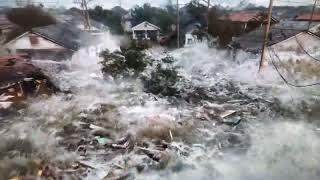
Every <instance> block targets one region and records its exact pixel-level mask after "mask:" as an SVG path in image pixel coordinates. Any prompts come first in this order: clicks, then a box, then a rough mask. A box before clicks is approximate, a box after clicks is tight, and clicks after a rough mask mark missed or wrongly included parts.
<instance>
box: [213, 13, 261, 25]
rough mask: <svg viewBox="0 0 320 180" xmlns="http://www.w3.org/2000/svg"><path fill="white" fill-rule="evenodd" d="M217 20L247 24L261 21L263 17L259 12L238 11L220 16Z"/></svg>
mask: <svg viewBox="0 0 320 180" xmlns="http://www.w3.org/2000/svg"><path fill="white" fill-rule="evenodd" d="M219 20H230V21H233V22H243V23H246V22H249V21H262V20H263V16H262V13H261V12H260V11H240V12H233V13H230V14H229V15H227V16H222V17H220V18H219Z"/></svg>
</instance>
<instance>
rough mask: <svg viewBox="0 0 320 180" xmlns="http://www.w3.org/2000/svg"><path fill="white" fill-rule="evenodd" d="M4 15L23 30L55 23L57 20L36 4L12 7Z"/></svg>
mask: <svg viewBox="0 0 320 180" xmlns="http://www.w3.org/2000/svg"><path fill="white" fill-rule="evenodd" d="M6 16H7V18H8V19H9V20H10V21H11V22H13V23H14V24H17V25H18V26H20V27H21V28H23V29H25V30H29V29H32V28H34V27H41V26H48V25H51V24H55V23H57V20H56V19H55V18H54V17H53V16H52V15H51V14H50V13H47V12H45V11H43V10H42V8H40V7H36V6H27V7H24V8H12V9H11V10H10V11H8V12H7V14H6Z"/></svg>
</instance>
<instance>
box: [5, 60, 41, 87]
mask: <svg viewBox="0 0 320 180" xmlns="http://www.w3.org/2000/svg"><path fill="white" fill-rule="evenodd" d="M43 76H44V75H43V74H42V72H41V71H40V69H39V68H36V67H35V66H34V65H32V64H31V63H27V62H25V61H22V60H18V59H10V60H6V61H1V64H0V89H1V88H3V87H5V86H8V85H11V84H15V83H18V82H21V81H23V80H24V79H25V78H30V77H43Z"/></svg>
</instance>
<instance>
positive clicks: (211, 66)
mask: <svg viewBox="0 0 320 180" xmlns="http://www.w3.org/2000/svg"><path fill="white" fill-rule="evenodd" d="M110 38H111V37H109V39H108V42H109V43H108V44H107V45H105V46H104V47H105V48H108V49H110V50H111V51H113V50H116V49H118V48H119V47H118V46H117V42H114V41H115V40H111V39H110ZM148 54H149V55H150V56H152V57H154V58H156V59H160V58H161V57H163V56H165V53H164V52H163V50H162V49H160V48H154V49H151V50H148ZM168 54H170V55H171V56H172V57H173V58H174V59H175V60H176V61H175V62H174V65H176V66H177V67H178V72H179V75H180V76H181V77H182V78H183V82H181V83H177V84H176V85H177V86H179V88H178V89H180V90H181V91H182V90H183V94H182V95H181V96H180V97H170V96H167V97H166V96H161V95H154V94H151V93H146V92H145V91H144V89H143V85H142V83H141V81H140V80H139V79H135V78H130V79H126V78H123V79H121V80H114V79H112V78H104V76H103V74H102V72H101V64H100V61H101V59H100V58H99V57H98V56H96V55H95V54H93V53H89V54H88V53H87V52H85V51H79V52H77V53H76V54H75V55H74V56H73V59H72V61H71V64H70V66H71V69H70V70H65V71H62V72H50V77H52V80H53V81H54V82H55V83H56V84H57V86H58V87H60V88H61V89H62V90H63V91H65V92H70V93H60V94H57V95H54V96H52V97H44V98H35V99H29V100H28V105H27V106H26V107H25V108H22V109H19V110H18V111H17V112H14V113H12V114H9V115H6V116H3V117H1V119H0V127H1V129H0V134H1V137H2V140H1V142H0V160H1V163H0V164H1V168H0V174H2V177H4V178H3V179H6V177H8V175H9V174H10V172H11V171H14V169H15V168H18V166H17V165H16V166H15V165H14V164H15V163H16V164H19V161H21V162H20V163H22V160H21V159H33V158H41V159H46V160H47V161H49V162H51V163H53V164H57V165H58V166H66V167H68V166H69V165H67V164H70V163H71V164H72V163H73V162H81V164H85V165H86V166H88V167H90V168H87V169H86V170H85V171H83V172H79V173H78V172H77V173H78V175H79V177H80V179H88V180H95V179H102V178H104V177H106V176H107V175H109V176H110V177H119V179H120V178H121V177H122V178H124V179H125V178H126V179H150V180H153V179H154V180H158V179H172V180H178V179H186V180H189V179H190V180H191V179H200V180H209V179H210V180H211V179H217V180H257V179H259V180H270V179H272V180H286V179H288V180H289V179H290V180H301V179H307V180H317V179H319V178H320V169H319V167H320V154H319V149H320V138H319V135H320V131H319V130H320V129H319V128H318V125H319V123H318V119H317V116H316V115H314V114H316V112H318V110H319V109H318V108H317V106H316V105H317V99H315V98H314V97H312V96H311V95H306V94H309V93H307V92H310V91H314V89H312V88H311V89H310V88H309V89H293V88H291V87H289V86H287V85H285V84H284V83H283V82H282V81H281V79H280V78H279V77H278V76H277V74H276V73H275V72H274V69H273V68H272V66H269V68H268V69H266V70H265V71H264V72H263V73H262V74H258V73H257V71H258V69H257V67H258V64H259V57H258V56H255V55H251V54H248V53H245V52H238V54H237V55H236V56H235V57H234V56H232V54H230V53H228V52H227V51H224V50H218V49H215V48H208V47H207V44H206V43H203V44H197V45H195V46H192V47H186V48H181V49H179V50H174V51H169V52H168ZM149 68H154V67H149ZM8 142H10V143H8ZM9 144H10V146H9ZM17 147H18V148H17ZM10 156H15V157H21V159H20V158H16V159H15V160H12V159H11V160H8V159H7V158H6V157H10ZM12 161H16V162H12ZM65 178H66V179H68V178H69V179H72V178H70V177H68V178H67V177H65ZM0 179H1V177H0ZM110 179H112V178H110ZM1 180H2V179H1Z"/></svg>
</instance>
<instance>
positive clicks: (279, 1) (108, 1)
mask: <svg viewBox="0 0 320 180" xmlns="http://www.w3.org/2000/svg"><path fill="white" fill-rule="evenodd" d="M33 1H35V2H43V4H45V5H46V6H50V5H53V4H54V5H57V4H58V6H66V7H71V6H75V4H74V3H73V2H74V0H33ZM168 1H169V0H93V1H92V2H91V5H90V6H91V7H93V6H96V5H100V6H103V7H105V8H112V7H114V6H117V5H120V2H121V5H122V7H124V8H126V9H129V8H131V7H133V6H134V5H142V4H144V3H150V4H151V5H153V6H163V5H165V4H166V3H167V2H168ZM171 1H172V2H173V3H176V1H177V0H171ZM179 1H180V3H181V4H184V3H187V2H190V0H179ZM240 1H241V0H211V2H212V4H220V5H223V6H232V7H234V6H237V5H238V4H239V2H240ZM248 1H249V2H251V3H253V4H257V5H263V6H267V5H268V3H269V0H248ZM274 1H275V5H307V4H313V2H314V0H274ZM14 2H15V0H0V5H8V4H13V3H14ZM290 2H291V3H290ZM296 2H300V3H296Z"/></svg>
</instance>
